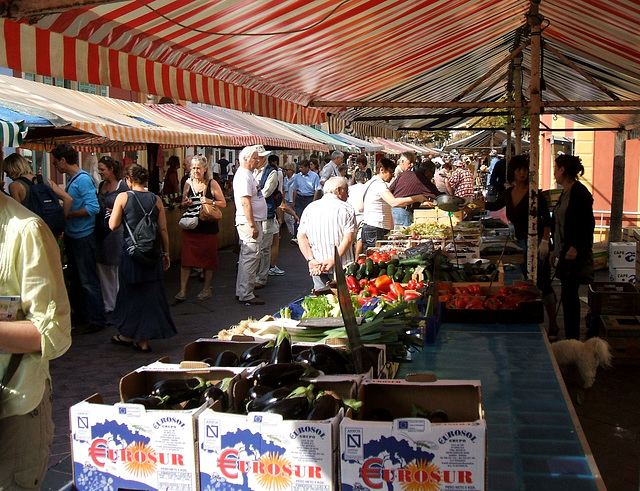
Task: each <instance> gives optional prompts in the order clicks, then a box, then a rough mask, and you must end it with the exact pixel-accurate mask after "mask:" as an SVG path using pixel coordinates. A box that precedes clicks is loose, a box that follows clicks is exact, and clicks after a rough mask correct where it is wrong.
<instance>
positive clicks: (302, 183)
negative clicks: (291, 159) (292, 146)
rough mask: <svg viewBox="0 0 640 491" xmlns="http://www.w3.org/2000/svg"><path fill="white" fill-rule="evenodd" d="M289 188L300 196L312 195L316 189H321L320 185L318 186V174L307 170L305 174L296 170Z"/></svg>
mask: <svg viewBox="0 0 640 491" xmlns="http://www.w3.org/2000/svg"><path fill="white" fill-rule="evenodd" d="M291 188H292V189H293V190H295V191H297V192H298V195H300V196H313V195H314V194H315V192H316V191H317V190H319V189H322V186H320V178H319V177H318V174H316V173H315V172H311V171H309V172H307V174H306V175H304V174H303V173H302V172H298V173H297V174H296V175H295V179H294V181H293V185H292V186H291Z"/></svg>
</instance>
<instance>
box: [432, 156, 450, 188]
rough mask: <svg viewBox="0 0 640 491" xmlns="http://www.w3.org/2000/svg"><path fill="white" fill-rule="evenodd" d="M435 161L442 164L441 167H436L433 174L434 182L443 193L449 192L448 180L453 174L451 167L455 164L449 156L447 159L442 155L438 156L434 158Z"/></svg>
mask: <svg viewBox="0 0 640 491" xmlns="http://www.w3.org/2000/svg"><path fill="white" fill-rule="evenodd" d="M433 162H434V163H435V164H439V165H440V167H439V168H437V169H436V172H435V174H434V176H433V182H434V184H435V185H436V187H437V188H438V191H440V192H441V193H448V192H449V191H448V190H447V181H448V180H449V177H450V176H451V169H452V167H453V165H452V164H451V160H449V159H448V158H447V159H446V160H445V159H443V158H441V157H436V158H435V159H433Z"/></svg>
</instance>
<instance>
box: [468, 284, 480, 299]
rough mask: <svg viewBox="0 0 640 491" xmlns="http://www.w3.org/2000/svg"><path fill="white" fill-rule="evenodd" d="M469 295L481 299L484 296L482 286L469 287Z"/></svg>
mask: <svg viewBox="0 0 640 491" xmlns="http://www.w3.org/2000/svg"><path fill="white" fill-rule="evenodd" d="M469 294H471V295H474V296H477V297H479V296H480V295H481V294H482V293H481V291H480V285H475V284H474V285H469Z"/></svg>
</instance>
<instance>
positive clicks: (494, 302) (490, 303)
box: [484, 297, 502, 310]
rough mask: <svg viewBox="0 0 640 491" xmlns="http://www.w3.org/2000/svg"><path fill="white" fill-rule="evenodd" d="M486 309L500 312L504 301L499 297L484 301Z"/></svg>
mask: <svg viewBox="0 0 640 491" xmlns="http://www.w3.org/2000/svg"><path fill="white" fill-rule="evenodd" d="M484 308H485V309H489V310H499V309H501V308H502V300H500V299H499V298H498V297H488V298H487V299H486V300H485V301H484Z"/></svg>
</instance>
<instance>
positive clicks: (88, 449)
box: [69, 394, 205, 491]
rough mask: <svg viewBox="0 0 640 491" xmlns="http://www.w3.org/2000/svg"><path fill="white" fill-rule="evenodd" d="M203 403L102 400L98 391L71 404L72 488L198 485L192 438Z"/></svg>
mask: <svg viewBox="0 0 640 491" xmlns="http://www.w3.org/2000/svg"><path fill="white" fill-rule="evenodd" d="M204 409H205V407H204V406H203V407H201V408H198V409H191V410H182V411H169V410H146V409H145V408H144V407H143V406H142V405H140V404H114V405H108V404H103V402H102V397H101V396H100V395H99V394H96V395H94V396H92V397H91V398H89V399H87V400H86V401H83V402H80V403H78V404H75V405H74V406H72V407H71V408H70V410H69V420H70V428H71V455H72V461H73V483H74V486H75V488H74V489H77V490H78V491H89V490H91V491H93V490H95V489H107V488H108V487H109V486H110V488H109V489H144V490H152V489H153V490H160V489H199V485H200V482H199V474H198V472H197V469H198V464H197V452H196V447H195V444H194V442H195V440H196V436H197V433H196V418H197V416H198V414H199V413H200V412H202V411H203V410H204ZM107 483H108V484H107Z"/></svg>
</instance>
